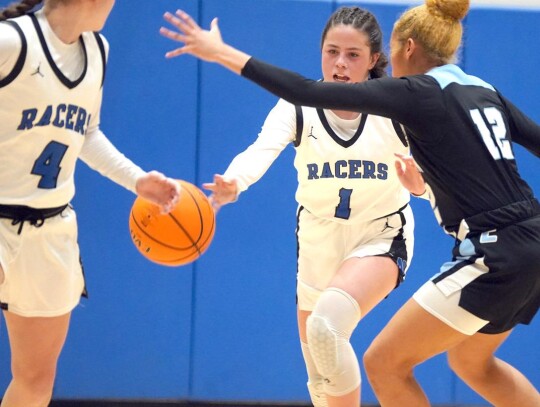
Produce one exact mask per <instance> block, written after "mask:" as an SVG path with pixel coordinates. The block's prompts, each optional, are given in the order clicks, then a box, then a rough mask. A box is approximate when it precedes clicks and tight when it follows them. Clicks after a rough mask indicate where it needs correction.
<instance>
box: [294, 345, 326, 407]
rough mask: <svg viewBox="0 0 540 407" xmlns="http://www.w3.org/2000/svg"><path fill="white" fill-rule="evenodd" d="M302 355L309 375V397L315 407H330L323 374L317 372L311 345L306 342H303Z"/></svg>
mask: <svg viewBox="0 0 540 407" xmlns="http://www.w3.org/2000/svg"><path fill="white" fill-rule="evenodd" d="M300 345H301V346H302V355H303V356H304V362H305V363H306V370H307V375H308V382H307V388H308V391H309V397H310V399H311V402H312V403H313V407H328V402H327V401H326V394H325V393H324V389H323V386H324V381H323V377H322V376H321V374H320V373H319V372H318V371H317V367H316V366H315V363H314V362H313V358H312V357H311V352H310V350H309V345H308V344H307V343H305V342H301V343H300Z"/></svg>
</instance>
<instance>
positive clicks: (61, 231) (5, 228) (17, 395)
mask: <svg viewBox="0 0 540 407" xmlns="http://www.w3.org/2000/svg"><path fill="white" fill-rule="evenodd" d="M40 3H42V1H41V0H25V1H21V2H19V3H16V4H13V5H12V6H10V7H8V8H7V9H3V10H0V20H2V22H0V123H1V125H0V175H1V176H0V307H1V308H2V309H3V314H4V316H5V320H6V324H7V329H8V333H9V340H10V348H11V359H12V361H11V366H12V381H11V383H10V384H9V387H8V389H7V391H6V393H5V394H4V397H3V400H2V404H1V406H2V407H23V406H24V407H37V406H39V407H44V406H47V405H48V404H49V401H50V399H51V394H52V389H53V383H54V378H55V372H56V365H57V360H58V356H59V354H60V352H61V349H62V347H63V344H64V341H65V338H66V335H67V332H68V325H69V320H70V315H71V311H72V309H73V308H74V307H75V306H76V305H77V304H78V302H79V299H80V297H81V295H84V294H85V284H84V278H83V273H82V266H81V263H80V259H79V247H78V244H77V223H76V215H75V212H74V210H73V208H72V207H71V206H70V205H69V202H70V200H71V199H72V198H73V195H74V170H75V164H76V161H77V159H78V158H79V157H80V158H81V159H82V160H83V161H85V162H86V163H87V164H88V165H89V166H90V167H92V168H93V169H95V170H97V171H99V172H100V173H101V174H102V175H104V176H106V177H108V178H110V179H111V180H113V181H114V182H116V183H118V184H120V185H122V186H124V187H125V188H127V189H129V190H131V191H133V192H134V193H136V194H138V195H140V196H142V197H144V198H146V199H149V200H151V201H153V202H155V203H156V204H158V205H160V206H161V207H162V209H163V211H164V212H166V211H168V210H170V208H171V207H172V206H173V205H174V203H175V201H176V200H177V198H178V192H179V191H178V187H177V184H176V182H174V181H173V180H171V179H169V178H166V177H165V176H164V175H162V174H160V173H157V172H150V173H146V172H144V171H143V170H142V169H141V168H139V167H138V166H136V165H135V164H134V163H132V162H131V161H130V160H128V159H127V158H126V157H124V155H122V154H121V153H120V152H119V151H118V150H116V149H115V147H114V146H113V145H112V144H111V143H110V142H109V141H108V140H107V138H106V137H105V136H104V135H103V133H102V132H101V131H100V129H99V121H100V119H99V118H100V106H101V98H102V85H103V79H104V75H105V66H106V59H107V53H108V44H107V42H106V41H105V39H104V38H103V37H102V36H101V35H99V34H94V32H95V31H99V30H101V28H102V27H103V25H104V23H105V21H106V19H107V16H108V15H109V12H110V11H111V9H112V7H113V4H114V0H98V1H96V0H45V1H44V2H43V8H41V9H40V10H39V11H37V12H36V13H35V14H34V13H30V11H31V10H32V9H33V8H34V7H35V6H37V5H39V4H40ZM3 20H6V21H3Z"/></svg>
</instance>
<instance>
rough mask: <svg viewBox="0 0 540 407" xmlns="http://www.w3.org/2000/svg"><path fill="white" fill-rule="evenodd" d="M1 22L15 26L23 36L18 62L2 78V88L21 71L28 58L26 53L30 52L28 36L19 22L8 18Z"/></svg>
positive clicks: (0, 83) (0, 85)
mask: <svg viewBox="0 0 540 407" xmlns="http://www.w3.org/2000/svg"><path fill="white" fill-rule="evenodd" d="M0 24H9V25H11V26H12V27H13V28H15V30H16V31H17V32H18V33H19V36H20V37H21V44H22V46H21V52H20V53H19V57H18V58H17V62H16V63H15V66H14V67H13V69H12V70H11V72H10V73H9V75H7V76H6V77H4V78H2V79H0V88H1V87H4V86H7V85H9V84H10V83H11V82H13V80H14V79H15V78H16V77H17V76H18V75H19V74H20V73H21V71H22V69H23V66H24V61H25V60H26V53H27V52H28V44H27V42H26V37H25V36H24V33H23V30H22V29H21V27H19V24H17V23H16V22H15V21H11V20H6V21H2V22H0Z"/></svg>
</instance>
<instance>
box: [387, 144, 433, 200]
mask: <svg viewBox="0 0 540 407" xmlns="http://www.w3.org/2000/svg"><path fill="white" fill-rule="evenodd" d="M394 155H395V156H396V157H398V158H399V160H396V162H395V165H396V172H397V175H398V178H399V181H400V182H401V184H402V185H403V186H404V187H405V188H406V189H407V190H408V191H409V192H410V193H411V194H413V195H416V196H420V195H422V194H423V193H424V192H426V186H425V183H424V177H422V174H421V173H420V171H418V167H417V166H416V162H415V161H414V158H412V157H411V156H410V155H404V154H399V153H394Z"/></svg>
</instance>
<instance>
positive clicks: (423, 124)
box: [242, 58, 540, 233]
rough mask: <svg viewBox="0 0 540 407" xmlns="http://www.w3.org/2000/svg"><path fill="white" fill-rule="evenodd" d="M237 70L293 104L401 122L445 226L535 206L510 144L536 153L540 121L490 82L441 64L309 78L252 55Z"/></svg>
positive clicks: (497, 220) (498, 220) (492, 222)
mask: <svg viewBox="0 0 540 407" xmlns="http://www.w3.org/2000/svg"><path fill="white" fill-rule="evenodd" d="M242 75H243V76H245V77H246V78H248V79H250V80H252V81H254V82H256V83H257V84H259V85H261V86H263V87H264V88H266V89H267V90H269V91H270V92H272V93H274V94H276V95H277V96H279V97H281V98H283V99H285V100H287V101H289V102H291V103H293V104H296V105H303V106H313V107H317V108H326V109H336V110H349V111H357V112H364V113H370V114H375V115H379V116H384V117H389V118H391V119H395V120H397V121H399V122H400V123H402V124H403V125H404V126H405V128H406V130H407V136H408V138H409V142H410V147H411V152H412V154H413V156H414V158H415V160H416V162H417V163H418V164H419V166H420V167H421V168H422V170H423V175H424V179H425V180H426V182H427V183H428V185H429V186H430V188H431V190H432V193H433V196H434V199H435V202H434V203H433V202H432V204H434V210H435V214H436V216H437V218H438V220H439V222H440V224H441V226H443V227H444V228H445V229H446V230H447V231H448V232H450V233H452V232H455V231H456V230H457V227H458V225H459V224H460V222H461V220H463V219H471V218H473V219H475V221H476V222H474V223H476V225H478V226H479V228H481V229H484V230H488V229H490V228H494V227H497V226H502V225H503V224H508V223H511V222H514V221H516V220H518V219H523V218H527V217H530V216H531V215H533V214H536V213H538V212H539V205H538V202H537V201H536V200H535V198H534V196H533V192H532V190H531V188H530V187H529V186H528V185H527V183H526V182H525V181H524V180H523V179H522V178H521V176H520V175H519V173H518V169H517V165H516V161H515V158H514V152H513V148H512V142H513V141H514V142H517V143H518V144H521V145H522V146H524V147H525V148H527V149H528V150H529V151H531V152H532V153H533V154H535V155H537V156H540V126H538V125H537V124H536V123H534V122H533V121H532V120H531V119H529V118H528V117H526V116H525V115H524V114H523V113H522V112H521V111H520V110H519V109H518V108H516V107H515V106H514V105H513V104H512V103H511V102H510V101H508V100H507V99H505V98H504V97H503V96H502V95H501V94H500V93H499V92H498V91H497V90H495V89H494V88H493V87H492V86H491V85H489V84H488V83H486V82H484V81H482V80H481V79H479V78H476V77H474V76H470V75H467V74H465V73H464V72H463V71H462V70H461V69H460V68H459V67H457V66H456V65H444V66H441V67H437V68H434V69H432V70H431V71H429V72H428V73H426V74H424V75H415V76H409V77H403V78H381V79H374V80H370V81H365V82H361V83H357V84H340V83H329V82H317V81H311V80H308V79H306V78H304V77H302V76H300V75H298V74H296V73H294V72H291V71H288V70H284V69H280V68H277V67H275V66H272V65H269V64H266V63H264V62H262V61H259V60H256V59H255V58H251V59H250V60H249V61H248V63H247V64H246V66H245V67H244V69H243V70H242Z"/></svg>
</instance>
